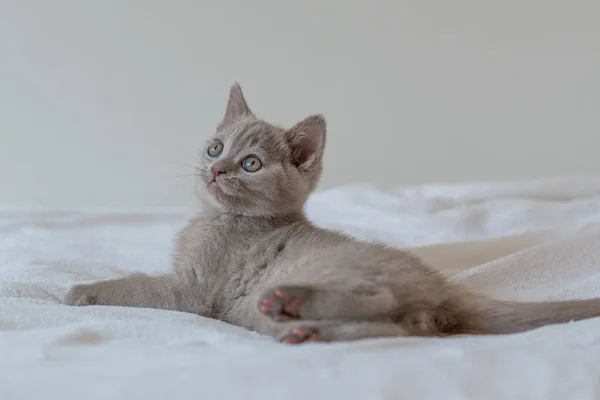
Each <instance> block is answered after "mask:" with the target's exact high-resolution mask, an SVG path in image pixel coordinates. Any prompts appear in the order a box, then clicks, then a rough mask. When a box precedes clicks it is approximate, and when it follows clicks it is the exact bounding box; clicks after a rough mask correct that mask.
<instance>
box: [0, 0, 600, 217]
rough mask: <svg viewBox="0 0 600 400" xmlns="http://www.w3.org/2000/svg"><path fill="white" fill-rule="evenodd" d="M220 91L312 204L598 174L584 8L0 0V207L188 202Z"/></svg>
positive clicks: (598, 31)
mask: <svg viewBox="0 0 600 400" xmlns="http://www.w3.org/2000/svg"><path fill="white" fill-rule="evenodd" d="M233 81H239V82H240V83H241V85H242V87H243V89H244V92H245V95H246V98H247V100H248V101H249V104H250V106H251V108H252V109H253V110H254V111H255V113H256V114H257V115H259V116H262V117H264V118H265V119H267V120H269V121H271V122H274V123H278V124H283V125H292V124H293V123H295V122H296V121H298V120H300V119H302V118H304V117H305V116H307V115H309V114H311V113H323V114H325V116H326V118H327V120H328V124H329V136H328V148H327V150H326V172H325V175H324V177H323V180H322V185H321V188H326V187H331V186H334V185H339V184H345V183H349V182H370V183H374V184H378V185H379V184H382V185H400V184H416V183H422V182H442V181H472V180H500V179H501V180H505V179H528V178H533V177H545V176H553V175H571V174H595V173H596V172H597V171H598V170H599V167H600V161H599V157H598V152H599V148H600V2H599V1H597V0H590V1H578V0H570V1H552V0H546V1H541V0H540V1H528V0H519V1H516V0H503V1H494V2H492V1H481V0H477V1H476V0H472V1H466V0H455V1H446V0H438V1H426V0H419V1H416V0H415V1H401V0H371V1H364V0H343V1H342V0H340V1H327V0H318V1H317V0H315V1H310V0H302V1H284V0H252V1H250V0H235V1H226V0H218V1H201V0H198V1H176V0H172V1H151V0H143V1H142V0H140V1H127V0H113V1H108V0H102V1H100V0H98V1H80V0H73V1H63V0H55V1H27V0H23V1H18V0H15V1H6V0H0V204H3V205H22V206H28V205H41V206H51V207H75V206H111V207H112V206H114V207H117V206H118V207H131V206H133V207H135V206H179V205H189V204H191V203H192V201H193V197H192V193H193V190H192V188H193V183H194V181H193V179H191V178H190V177H178V176H177V175H181V174H187V173H189V172H191V171H190V170H189V169H187V168H185V167H183V166H181V165H178V164H176V163H174V162H189V163H192V162H193V161H192V160H193V156H194V155H195V154H197V151H198V149H197V147H198V145H199V144H200V143H202V141H203V140H204V138H205V137H206V136H207V135H210V134H211V133H212V131H213V129H214V127H215V126H216V124H217V123H218V122H219V121H220V119H221V117H222V115H223V111H224V106H225V102H226V98H227V93H228V89H229V86H230V85H231V84H232V83H233ZM201 151H204V150H201Z"/></svg>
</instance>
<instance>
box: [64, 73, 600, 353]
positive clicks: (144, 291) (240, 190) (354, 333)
mask: <svg viewBox="0 0 600 400" xmlns="http://www.w3.org/2000/svg"><path fill="white" fill-rule="evenodd" d="M325 135H326V128H325V120H324V119H323V117H321V116H318V115H314V116H310V117H308V118H306V119H305V120H303V121H302V122H300V123H298V124H297V125H295V126H294V127H293V128H291V129H287V130H286V129H283V128H280V127H277V126H274V125H271V124H269V123H267V122H265V121H263V120H260V119H258V118H257V117H256V116H255V115H254V114H253V113H252V112H251V111H250V108H249V107H248V105H247V103H246V101H245V99H244V96H243V94H242V91H241V88H240V87H239V86H238V85H237V84H236V85H234V86H233V87H232V88H231V92H230V96H229V102H228V105H227V110H226V113H225V116H224V118H223V121H222V122H221V123H220V124H219V125H218V128H217V131H216V133H215V135H214V137H212V138H211V139H210V140H208V141H207V142H206V144H205V146H203V147H202V149H201V152H200V154H201V156H200V165H199V166H198V179H199V181H200V186H201V187H202V189H203V191H204V195H203V196H202V200H203V207H202V211H201V212H200V213H199V214H198V215H197V216H196V217H195V218H193V219H192V220H191V221H190V222H189V224H188V225H187V227H185V228H184V229H183V230H182V231H181V232H180V234H179V236H178V238H177V240H176V245H175V252H174V255H173V268H172V272H170V273H169V274H165V275H162V276H147V275H144V274H134V275H131V276H129V277H126V278H123V279H116V280H109V281H102V282H97V283H92V284H87V285H78V286H75V287H73V288H72V289H71V290H70V291H69V292H68V294H67V296H66V298H65V303H66V304H70V305H77V306H85V305H112V306H130V307H151V308H162V309H169V310H179V311H185V312H191V313H195V314H198V315H202V316H205V317H210V318H216V319H220V320H223V321H226V322H229V323H231V324H235V325H239V326H242V327H245V328H248V329H251V330H255V331H258V332H260V333H263V334H266V335H270V336H273V337H275V338H278V339H279V340H282V341H283V342H286V343H301V342H304V341H314V340H317V341H340V340H356V339H362V338H369V337H384V336H406V335H417V336H445V335H452V334H464V333H471V334H490V333H513V332H520V331H525V330H529V329H533V328H536V327H539V326H542V325H547V324H553V323H562V322H568V321H570V320H579V319H584V318H590V317H595V316H599V315H600V300H599V299H592V300H582V301H570V302H554V303H511V302H503V301H497V300H492V299H489V298H486V297H483V296H475V295H473V294H471V293H469V292H467V291H466V290H464V289H462V288H461V287H459V286H457V285H455V284H452V283H450V282H448V281H447V280H446V279H445V278H443V277H442V276H441V275H440V274H439V273H438V272H436V271H434V270H433V269H431V268H429V267H428V266H426V265H424V264H423V263H422V262H421V261H420V260H419V259H417V258H416V257H415V256H413V255H411V254H410V253H408V252H405V251H402V250H399V249H395V248H391V247H388V246H384V245H381V244H369V243H365V242H361V241H357V240H354V239H352V238H350V237H348V236H346V235H343V234H341V233H338V232H333V231H329V230H325V229H321V228H318V227H316V226H314V225H313V224H311V223H310V222H309V221H308V220H307V219H306V218H305V216H304V214H303V212H302V209H303V206H304V203H305V202H306V199H307V197H308V196H309V194H310V193H311V192H312V191H313V189H314V188H315V187H316V185H317V183H318V180H319V177H320V175H321V170H322V158H323V150H324V147H325ZM215 140H220V141H221V142H222V143H223V145H224V146H223V152H222V154H220V155H219V156H218V157H216V158H213V157H210V156H209V155H208V154H207V148H208V147H209V146H210V145H211V144H213V143H214V141H215ZM248 155H255V156H257V157H258V158H259V159H260V160H261V161H262V164H263V168H262V169H260V170H258V171H256V172H253V173H250V172H246V171H245V170H244V169H243V168H242V161H243V159H244V157H246V156H248ZM211 167H215V168H217V167H218V169H219V170H220V171H224V172H225V173H221V174H218V176H217V175H215V174H213V173H212V172H211ZM213 176H216V178H215V179H216V182H213V183H210V182H211V181H212V180H213Z"/></svg>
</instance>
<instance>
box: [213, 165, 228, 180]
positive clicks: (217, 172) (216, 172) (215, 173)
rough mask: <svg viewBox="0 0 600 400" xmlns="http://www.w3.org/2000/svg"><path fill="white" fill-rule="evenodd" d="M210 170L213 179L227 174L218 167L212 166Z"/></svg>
mask: <svg viewBox="0 0 600 400" xmlns="http://www.w3.org/2000/svg"><path fill="white" fill-rule="evenodd" d="M210 170H211V172H212V174H213V177H215V178H216V177H217V176H219V175H222V174H225V173H227V171H225V169H224V168H222V167H219V166H214V165H213V166H212V167H210Z"/></svg>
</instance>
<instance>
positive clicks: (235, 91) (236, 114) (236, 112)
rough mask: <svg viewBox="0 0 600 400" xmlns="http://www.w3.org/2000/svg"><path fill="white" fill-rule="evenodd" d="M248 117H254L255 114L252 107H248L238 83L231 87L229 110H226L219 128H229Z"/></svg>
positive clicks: (228, 102)
mask: <svg viewBox="0 0 600 400" xmlns="http://www.w3.org/2000/svg"><path fill="white" fill-rule="evenodd" d="M248 116H254V114H252V111H250V107H248V104H247V103H246V99H244V93H243V92H242V88H241V87H240V85H239V84H238V83H237V82H236V83H234V84H233V86H231V89H229V100H228V101H227V109H226V110H225V116H224V117H223V121H221V123H220V124H219V128H222V127H224V126H227V125H229V124H231V123H232V122H234V121H235V120H237V119H239V118H242V117H248Z"/></svg>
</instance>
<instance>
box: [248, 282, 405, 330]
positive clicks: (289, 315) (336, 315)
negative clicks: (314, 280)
mask: <svg viewBox="0 0 600 400" xmlns="http://www.w3.org/2000/svg"><path fill="white" fill-rule="evenodd" d="M257 306H258V310H259V312H260V313H262V314H263V315H266V316H268V317H270V318H271V319H272V320H274V321H277V322H283V321H288V320H291V319H303V320H340V319H342V320H343V319H377V318H382V317H390V316H393V314H394V312H395V311H397V309H398V304H397V302H396V301H395V299H394V296H393V295H392V293H391V291H390V290H388V289H387V288H385V287H371V286H369V287H366V286H365V287H362V286H359V287H354V288H352V287H350V288H347V289H346V288H344V289H343V290H340V289H339V288H336V287H331V288H329V287H327V286H325V285H322V286H316V285H315V286H312V285H306V286H301V285H298V286H293V285H286V286H277V287H274V288H271V289H268V290H266V291H265V292H263V293H262V295H261V296H260V298H259V301H258V305H257Z"/></svg>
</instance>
